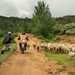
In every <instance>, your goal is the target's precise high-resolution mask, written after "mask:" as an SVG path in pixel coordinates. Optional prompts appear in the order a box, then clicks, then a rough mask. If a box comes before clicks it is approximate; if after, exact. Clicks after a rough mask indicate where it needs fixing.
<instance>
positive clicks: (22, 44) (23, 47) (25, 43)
mask: <svg viewBox="0 0 75 75" xmlns="http://www.w3.org/2000/svg"><path fill="white" fill-rule="evenodd" d="M19 46H20V50H21V53H22V54H24V51H26V49H27V42H25V41H24V40H23V41H21V42H20V43H19Z"/></svg>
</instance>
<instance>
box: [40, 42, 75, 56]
mask: <svg viewBox="0 0 75 75" xmlns="http://www.w3.org/2000/svg"><path fill="white" fill-rule="evenodd" d="M41 47H42V48H45V49H48V51H49V52H52V53H62V54H64V53H65V54H69V55H70V56H75V44H68V43H41Z"/></svg>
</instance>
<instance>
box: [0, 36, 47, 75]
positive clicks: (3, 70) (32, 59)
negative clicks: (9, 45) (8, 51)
mask: <svg viewBox="0 0 75 75" xmlns="http://www.w3.org/2000/svg"><path fill="white" fill-rule="evenodd" d="M34 40H35V41H37V39H35V38H32V37H31V38H30V41H29V43H30V44H31V45H32V44H33V42H34ZM16 43H17V50H16V52H15V53H14V54H13V55H11V56H10V57H9V58H8V59H7V60H6V61H5V62H4V63H3V64H2V65H0V75H48V74H47V72H46V70H45V58H44V56H43V55H42V54H41V53H39V52H37V51H36V50H33V48H31V49H30V50H28V51H27V52H26V53H25V54H21V53H20V51H19V46H18V43H19V41H18V40H17V39H16Z"/></svg>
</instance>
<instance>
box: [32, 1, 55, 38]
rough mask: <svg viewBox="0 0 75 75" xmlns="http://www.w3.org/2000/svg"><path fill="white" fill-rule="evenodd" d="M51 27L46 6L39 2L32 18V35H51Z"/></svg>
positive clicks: (49, 14)
mask: <svg viewBox="0 0 75 75" xmlns="http://www.w3.org/2000/svg"><path fill="white" fill-rule="evenodd" d="M53 25H54V22H53V19H52V17H51V13H50V10H49V8H48V5H46V4H45V2H44V1H39V2H38V4H37V6H36V7H35V10H34V14H33V18H32V27H31V28H32V30H31V31H32V33H34V34H37V35H42V36H44V37H46V36H48V35H49V34H50V33H52V28H53Z"/></svg>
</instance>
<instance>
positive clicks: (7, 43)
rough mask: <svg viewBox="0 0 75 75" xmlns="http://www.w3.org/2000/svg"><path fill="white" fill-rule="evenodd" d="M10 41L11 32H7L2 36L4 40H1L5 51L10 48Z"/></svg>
mask: <svg viewBox="0 0 75 75" xmlns="http://www.w3.org/2000/svg"><path fill="white" fill-rule="evenodd" d="M11 41H12V35H11V32H8V33H6V34H5V35H4V39H3V44H4V45H5V49H9V48H10V44H11Z"/></svg>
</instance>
